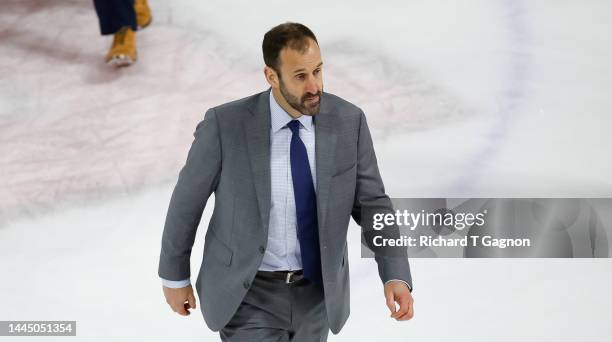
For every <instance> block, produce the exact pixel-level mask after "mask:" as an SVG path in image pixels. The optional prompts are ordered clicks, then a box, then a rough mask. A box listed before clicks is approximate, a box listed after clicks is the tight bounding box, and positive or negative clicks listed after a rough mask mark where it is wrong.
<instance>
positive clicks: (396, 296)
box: [385, 280, 414, 321]
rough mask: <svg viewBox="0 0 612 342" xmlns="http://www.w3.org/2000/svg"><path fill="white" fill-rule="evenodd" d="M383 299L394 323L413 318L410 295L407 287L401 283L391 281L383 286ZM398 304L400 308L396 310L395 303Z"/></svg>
mask: <svg viewBox="0 0 612 342" xmlns="http://www.w3.org/2000/svg"><path fill="white" fill-rule="evenodd" d="M385 298H386V299H387V306H388V307H389V310H390V311H391V317H392V318H395V320H396V321H407V320H409V319H411V318H412V316H414V308H413V306H412V304H413V302H414V300H413V299H412V294H411V293H410V290H408V286H406V284H404V283H403V282H401V281H395V280H392V281H390V282H388V283H386V284H385ZM396 302H397V303H398V304H399V306H400V308H399V310H397V308H396V307H395V303H396Z"/></svg>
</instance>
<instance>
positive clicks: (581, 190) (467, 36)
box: [0, 0, 612, 342]
mask: <svg viewBox="0 0 612 342" xmlns="http://www.w3.org/2000/svg"><path fill="white" fill-rule="evenodd" d="M150 4H151V7H152V10H153V17H154V19H153V24H152V25H151V26H150V27H148V28H146V29H145V30H143V31H142V32H138V33H137V44H138V53H139V55H138V58H139V59H138V62H137V63H136V64H135V65H133V66H131V67H129V68H125V69H120V70H114V69H112V68H109V67H107V66H106V65H104V63H103V57H104V54H105V53H106V50H107V48H108V46H109V45H110V41H111V39H112V38H110V37H101V36H100V35H99V31H98V23H97V18H96V15H95V12H94V10H93V4H92V3H91V2H90V1H86V0H79V1H76V0H49V1H43V0H40V1H31V0H3V1H2V2H0V49H1V50H0V51H1V53H0V270H1V271H0V272H1V273H0V274H1V276H0V320H77V321H78V323H77V326H78V328H77V329H78V330H77V331H78V332H77V337H76V339H75V338H74V337H73V338H65V339H66V340H71V341H72V340H79V341H81V340H82V341H108V340H113V341H128V340H136V339H138V340H140V339H143V340H144V339H146V340H147V341H168V340H169V339H175V338H177V339H182V340H184V341H213V340H216V339H217V335H216V334H215V333H212V332H210V331H208V330H207V328H206V327H205V325H204V322H203V319H202V317H201V314H200V312H199V307H198V309H197V310H196V311H195V312H194V314H192V315H191V316H190V317H187V318H185V317H181V316H178V315H176V314H174V313H173V312H172V311H171V310H170V309H169V308H168V307H167V305H166V303H165V300H164V298H163V294H162V291H161V285H160V281H159V278H158V277H157V262H158V255H159V247H160V241H161V232H162V229H163V221H164V217H165V212H166V209H167V205H168V201H169V196H170V193H171V191H172V188H173V186H174V183H175V182H176V177H177V174H178V171H179V169H180V167H181V166H182V165H183V162H184V160H185V157H186V154H187V149H188V148H189V145H190V144H191V140H192V133H193V130H194V129H195V126H196V124H197V123H198V121H199V120H201V118H202V117H203V114H204V111H205V110H206V109H207V108H209V107H211V106H215V105H218V104H221V103H224V102H227V101H230V100H233V99H237V98H241V97H245V96H248V95H251V94H253V93H256V92H260V91H262V90H265V89H266V88H267V84H266V83H265V80H264V78H263V72H262V68H263V60H262V56H261V40H262V37H263V34H264V33H265V32H266V31H267V30H268V29H270V28H271V27H272V26H274V25H276V24H278V23H281V22H284V21H288V20H290V21H299V22H302V23H304V24H306V25H308V26H309V27H310V28H311V29H313V31H314V32H315V33H316V34H317V37H318V39H319V42H320V45H321V50H322V55H323V61H324V63H325V71H324V82H325V83H324V84H325V91H328V92H331V93H334V94H336V95H339V96H341V97H343V98H345V99H347V100H349V101H351V102H353V103H355V104H357V105H358V106H360V107H361V108H363V109H364V111H365V113H366V115H367V118H368V122H369V124H370V126H371V130H372V133H373V139H374V143H375V147H376V152H377V156H378V161H379V166H380V169H381V173H382V176H383V180H384V181H385V185H386V188H387V192H388V193H389V195H390V196H392V197H433V196H440V197H453V196H457V197H612V178H610V175H611V174H612V157H610V155H611V153H610V152H611V151H612V136H611V135H610V133H609V132H610V127H612V117H611V116H610V114H611V113H612V98H611V97H610V95H609V93H610V81H612V77H611V75H612V66H611V64H610V63H609V60H612V45H611V44H610V43H609V34H610V33H611V32H612V22H611V21H610V20H609V13H611V12H612V3H610V2H608V1H561V2H560V1H519V0H517V1H510V0H508V1H468V0H464V1H452V2H451V1H384V2H378V3H372V2H371V1H350V2H349V1H345V2H340V1H338V2H330V1H319V0H313V1H310V2H308V3H287V2H282V1H265V2H262V3H255V2H252V1H245V0H242V1H219V0H215V1H193V0H191V1H187V0H178V1H158V0H152V1H150ZM211 204H212V199H211V201H210V202H209V205H208V206H207V209H206V211H205V215H204V218H203V220H202V222H203V224H202V225H201V227H200V230H199V231H198V237H197V239H196V246H195V247H194V250H193V256H192V274H197V270H198V268H199V265H200V261H201V254H202V246H203V237H204V233H205V229H206V228H205V227H206V223H207V222H208V218H209V217H210V214H211V208H212V206H211ZM351 225H352V226H353V228H354V229H352V230H351V233H350V234H349V248H351V249H350V254H351V256H350V260H351V280H352V281H351V285H352V287H351V297H352V298H351V306H352V307H351V318H350V319H349V321H348V323H347V325H346V326H345V327H344V329H343V330H342V332H341V334H340V335H338V336H333V335H330V341H370V340H380V341H383V340H384V341H451V340H452V341H513V342H515V341H543V340H550V341H568V342H569V341H577V340H581V341H611V340H612V314H611V313H610V307H612V295H610V290H609V289H610V288H612V262H611V261H610V260H609V259H412V260H411V266H412V271H413V278H414V286H415V292H414V297H415V318H414V319H413V320H412V321H410V322H396V321H394V320H392V319H390V318H389V317H388V315H389V313H388V309H387V308H386V306H385V303H384V298H383V293H382V286H381V285H380V280H379V278H378V275H377V272H376V267H375V264H374V262H373V261H372V260H369V259H361V258H360V255H359V248H358V246H359V228H358V227H357V226H356V225H355V224H354V222H352V223H351ZM198 305H199V303H198ZM22 339H25V340H27V339H28V338H24V337H22ZM34 340H37V339H36V338H34Z"/></svg>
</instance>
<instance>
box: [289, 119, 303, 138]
mask: <svg viewBox="0 0 612 342" xmlns="http://www.w3.org/2000/svg"><path fill="white" fill-rule="evenodd" d="M287 127H289V129H290V130H291V132H292V133H293V134H297V135H298V136H299V132H300V121H299V120H291V121H290V122H289V123H288V124H287Z"/></svg>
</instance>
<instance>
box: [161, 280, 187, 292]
mask: <svg viewBox="0 0 612 342" xmlns="http://www.w3.org/2000/svg"><path fill="white" fill-rule="evenodd" d="M161 280H162V285H164V286H165V287H168V288H171V289H180V288H183V287H187V286H189V285H191V281H190V280H189V279H183V280H168V279H164V278H161Z"/></svg>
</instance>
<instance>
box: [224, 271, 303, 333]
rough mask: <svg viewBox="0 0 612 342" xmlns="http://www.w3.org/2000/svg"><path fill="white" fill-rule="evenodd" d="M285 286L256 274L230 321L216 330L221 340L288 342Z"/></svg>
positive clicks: (288, 318) (289, 309)
mask: <svg viewBox="0 0 612 342" xmlns="http://www.w3.org/2000/svg"><path fill="white" fill-rule="evenodd" d="M290 297H291V294H290V293H289V286H287V285H286V284H285V283H284V282H283V281H279V280H278V279H269V278H264V277H261V276H260V275H259V273H258V275H257V276H256V277H255V280H253V283H252V284H251V288H250V289H249V291H248V292H247V294H246V295H245V297H244V299H243V301H242V303H241V304H240V307H239V308H238V310H237V311H236V313H235V314H234V316H233V317H232V319H231V320H230V322H229V323H228V324H227V325H226V326H225V327H223V329H221V331H219V335H220V336H221V340H222V341H224V342H254V341H258V342H259V341H261V342H289V329H290V324H291V323H290V319H291V302H290Z"/></svg>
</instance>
